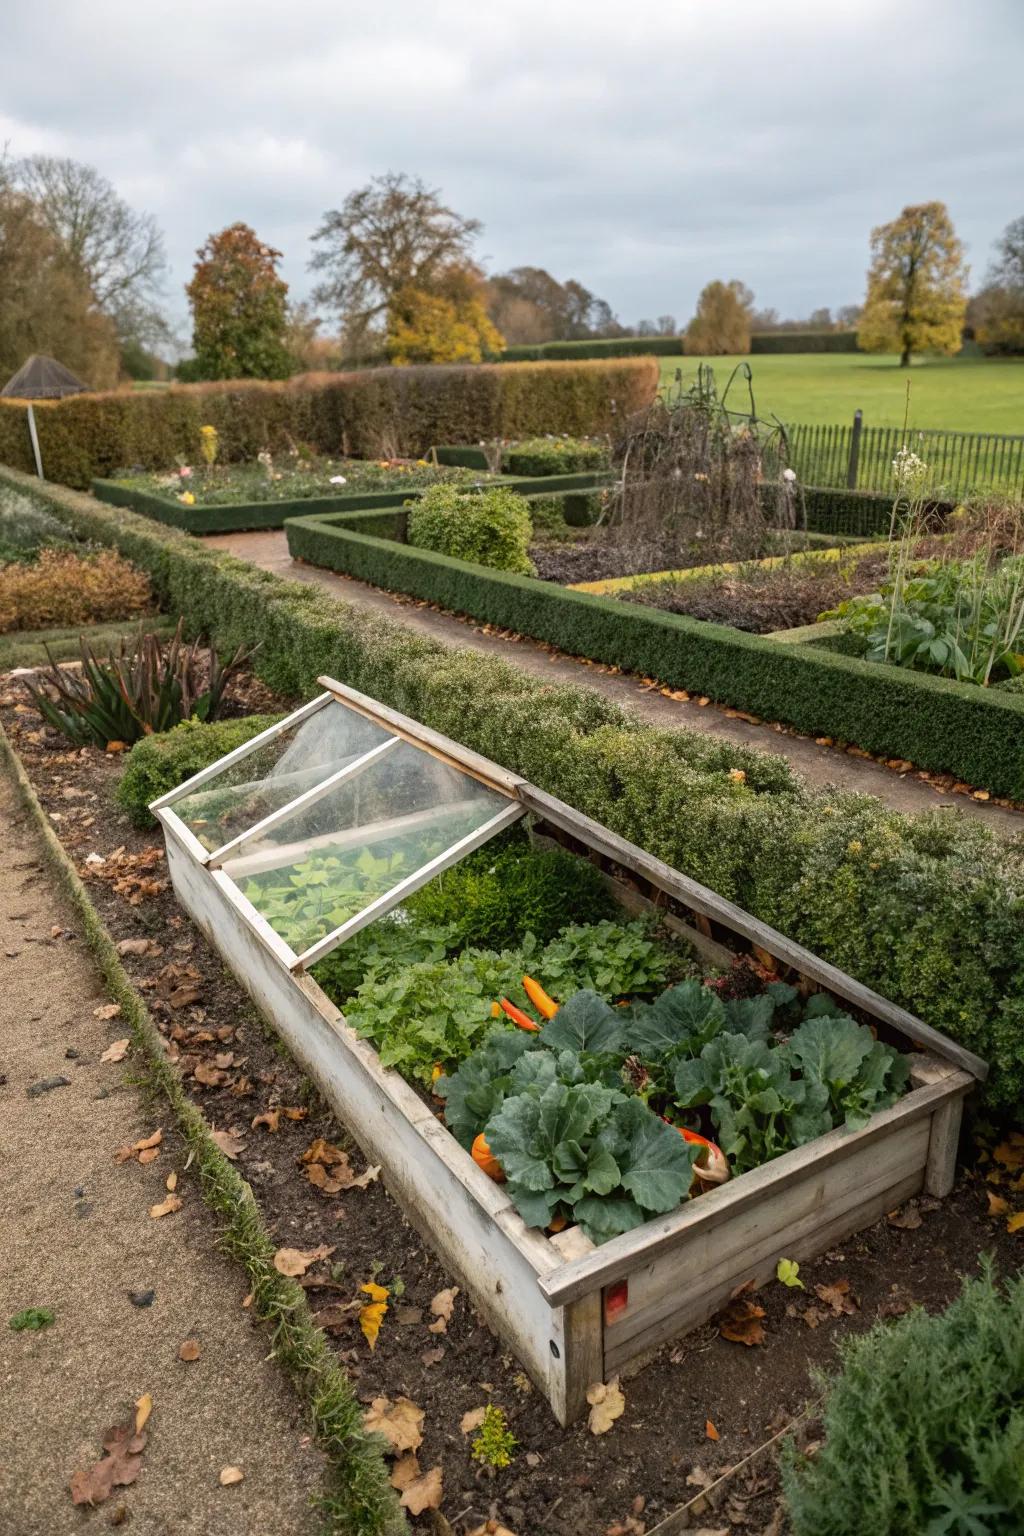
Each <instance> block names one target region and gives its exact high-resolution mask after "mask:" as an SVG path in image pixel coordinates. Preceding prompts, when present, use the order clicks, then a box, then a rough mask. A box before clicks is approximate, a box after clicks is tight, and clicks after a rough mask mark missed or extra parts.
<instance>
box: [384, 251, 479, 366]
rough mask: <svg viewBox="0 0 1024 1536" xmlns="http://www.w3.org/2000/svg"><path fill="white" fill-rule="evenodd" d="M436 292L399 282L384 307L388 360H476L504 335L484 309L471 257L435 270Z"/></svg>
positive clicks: (425, 361)
mask: <svg viewBox="0 0 1024 1536" xmlns="http://www.w3.org/2000/svg"><path fill="white" fill-rule="evenodd" d="M436 287H437V290H438V291H436V292H433V293H427V292H425V291H424V290H423V289H422V288H414V287H409V288H404V289H402V291H401V292H400V293H398V294H396V295H395V297H394V299H393V300H392V302H391V304H390V306H389V308H388V339H387V350H388V356H389V357H390V359H391V361H392V362H393V363H397V364H399V365H404V364H406V363H479V362H480V361H482V359H483V358H484V357H485V356H486V355H488V354H493V353H497V352H500V351H501V350H502V348H503V347H504V345H505V338H504V336H502V334H501V332H500V331H499V330H498V329H497V327H496V326H494V325H493V324H492V322H491V320H490V318H489V316H488V314H487V308H486V304H485V293H486V290H485V287H484V283H483V275H482V273H481V272H480V271H479V270H478V268H476V267H474V266H473V265H472V264H471V263H463V264H462V265H455V264H453V265H452V266H450V267H449V268H447V270H446V271H445V272H443V273H441V274H439V276H438V278H437V280H436Z"/></svg>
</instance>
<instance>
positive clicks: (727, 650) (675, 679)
mask: <svg viewBox="0 0 1024 1536" xmlns="http://www.w3.org/2000/svg"><path fill="white" fill-rule="evenodd" d="M287 533H288V548H289V550H290V551H291V553H292V555H293V556H295V557H296V558H298V559H302V560H307V561H309V563H310V564H312V565H320V566H324V567H326V569H328V570H334V571H342V572H344V573H345V574H346V575H348V576H355V577H357V578H358V579H359V580H360V581H366V582H369V583H371V584H372V585H373V586H378V587H388V588H390V589H391V590H392V591H397V592H404V593H407V594H409V595H410V596H412V597H420V598H425V599H426V600H427V601H428V602H432V603H438V604H439V605H440V606H441V607H442V608H447V609H450V610H451V611H452V612H453V613H462V614H468V615H469V616H470V617H471V618H474V619H481V620H483V621H484V622H485V623H487V624H494V625H496V626H497V627H499V628H501V629H510V630H513V631H515V632H516V633H517V634H522V635H530V636H531V637H532V638H533V639H536V640H544V641H547V642H548V643H550V644H552V645H555V646H557V647H558V648H559V649H560V650H563V651H567V652H569V654H570V655H573V656H585V657H587V658H588V659H589V660H591V661H600V662H604V663H606V664H611V665H614V666H618V667H621V668H622V669H623V670H624V671H627V672H635V673H639V674H641V675H642V676H650V677H657V678H658V679H659V680H660V681H661V682H663V683H666V684H668V685H669V687H672V688H684V689H687V690H688V691H689V692H691V693H698V694H707V695H709V696H710V697H711V698H713V699H716V700H717V701H719V702H720V703H725V704H731V705H733V706H734V707H736V708H739V709H744V710H750V711H752V712H753V713H754V714H757V715H761V716H763V717H764V718H766V719H769V720H782V721H785V722H786V723H787V724H789V725H794V726H796V727H797V729H798V730H801V731H805V732H807V733H808V734H810V735H815V736H832V737H834V738H836V739H838V740H840V741H850V742H855V743H856V744H857V745H858V746H860V747H863V748H865V749H866V750H868V751H870V752H879V753H882V754H883V755H885V756H886V757H899V758H909V759H910V761H911V762H913V763H916V764H918V765H919V766H920V767H922V768H929V769H932V770H934V771H936V772H948V773H955V774H956V775H957V776H958V777H959V778H961V779H966V780H967V781H968V783H971V784H978V785H983V786H984V787H985V788H987V789H989V790H992V791H994V792H995V793H997V794H1000V795H1009V796H1011V797H1012V798H1014V799H1017V800H1024V697H1021V696H1020V695H1014V694H1012V693H1008V692H1005V691H1003V690H996V689H987V688H979V687H977V686H976V685H974V684H972V683H955V682H952V681H951V680H949V679H948V678H941V677H930V676H929V675H928V674H927V673H923V672H912V671H910V670H909V669H908V668H905V667H885V666H881V665H879V664H878V663H877V662H869V661H862V660H861V659H860V658H858V657H853V656H845V655H841V654H837V653H835V652H833V651H830V650H824V649H821V650H819V649H817V648H816V647H812V646H787V645H780V644H779V643H778V642H777V641H775V640H769V639H767V638H766V637H764V636H762V635H751V634H747V633H745V632H743V631H742V630H738V629H730V628H728V627H727V626H726V625H722V624H709V623H706V622H705V621H704V620H702V619H692V618H689V617H687V616H686V615H685V614H676V613H666V612H662V611H660V610H659V609H657V608H648V607H645V606H642V605H641V604H638V603H629V602H622V601H620V600H617V599H615V598H610V597H600V596H596V595H594V594H592V593H589V592H576V591H573V590H572V589H571V588H568V587H559V586H556V585H555V584H554V583H553V582H547V581H538V580H536V579H534V578H532V577H529V576H515V575H510V574H507V573H505V572H501V571H492V570H488V569H485V568H484V567H483V566H479V565H471V564H468V563H467V562H465V561H462V560H454V559H451V558H450V557H448V556H445V555H440V554H435V553H432V552H431V551H428V550H422V549H412V548H410V547H409V546H407V545H404V544H396V543H394V542H392V541H389V540H388V539H381V538H375V537H371V536H369V535H368V534H367V533H366V532H365V531H363V529H362V528H358V527H357V526H354V525H352V524H346V523H345V522H344V521H343V520H342V521H339V520H338V519H337V518H333V517H330V516H328V517H319V518H315V517H303V518H294V519H292V521H291V522H289V524H288V528H287Z"/></svg>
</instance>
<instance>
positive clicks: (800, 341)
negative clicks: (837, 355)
mask: <svg viewBox="0 0 1024 1536" xmlns="http://www.w3.org/2000/svg"><path fill="white" fill-rule="evenodd" d="M750 350H751V352H760V353H762V354H763V353H766V352H859V351H860V347H859V346H858V345H857V332H856V331H754V332H753V334H752V335H751V338H750Z"/></svg>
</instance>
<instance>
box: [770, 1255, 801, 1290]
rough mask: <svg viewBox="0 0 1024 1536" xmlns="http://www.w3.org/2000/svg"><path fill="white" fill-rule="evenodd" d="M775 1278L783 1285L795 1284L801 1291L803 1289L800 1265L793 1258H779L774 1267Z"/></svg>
mask: <svg viewBox="0 0 1024 1536" xmlns="http://www.w3.org/2000/svg"><path fill="white" fill-rule="evenodd" d="M775 1278H776V1280H779V1281H781V1283H782V1284H783V1285H788V1286H796V1287H797V1288H798V1289H799V1290H801V1291H802V1290H803V1289H804V1283H803V1281H802V1280H801V1279H800V1265H799V1264H798V1263H797V1262H796V1260H795V1259H780V1260H779V1262H778V1265H777V1266H776V1269H775Z"/></svg>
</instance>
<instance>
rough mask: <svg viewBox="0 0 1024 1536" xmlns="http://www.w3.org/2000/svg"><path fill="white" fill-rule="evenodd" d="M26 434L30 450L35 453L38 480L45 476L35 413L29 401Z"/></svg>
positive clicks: (43, 478)
mask: <svg viewBox="0 0 1024 1536" xmlns="http://www.w3.org/2000/svg"><path fill="white" fill-rule="evenodd" d="M28 435H29V437H30V438H31V439H32V452H33V453H34V454H35V460H36V474H37V475H38V476H39V478H40V480H45V479H46V476H45V475H44V474H43V460H42V455H41V454H40V452H39V434H38V432H37V431H36V413H35V411H34V410H33V409H32V406H31V403H30V404H29V408H28Z"/></svg>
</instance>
